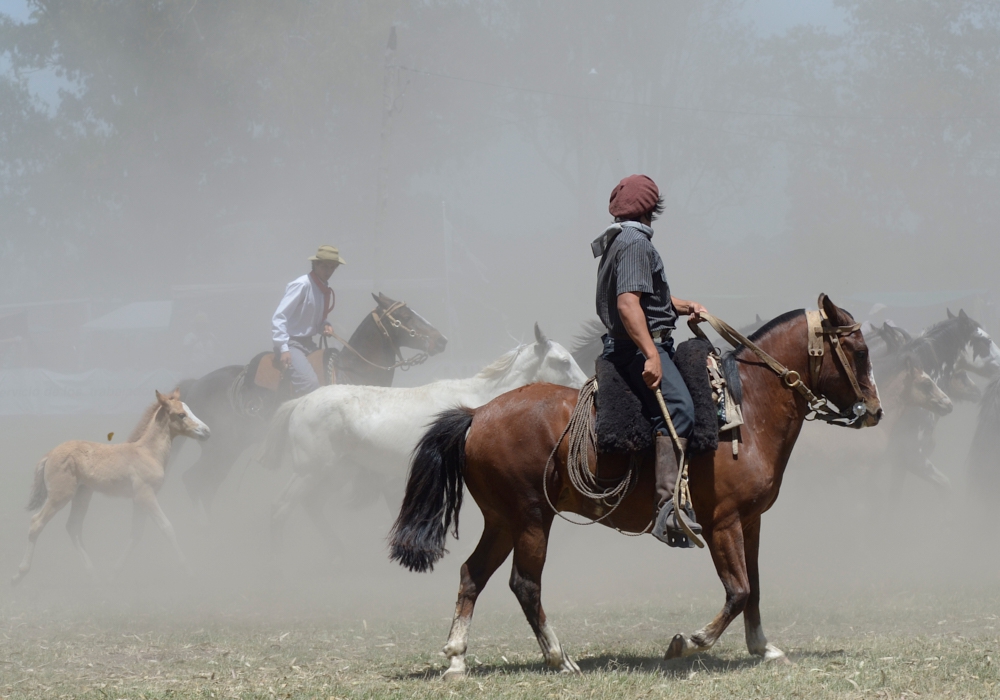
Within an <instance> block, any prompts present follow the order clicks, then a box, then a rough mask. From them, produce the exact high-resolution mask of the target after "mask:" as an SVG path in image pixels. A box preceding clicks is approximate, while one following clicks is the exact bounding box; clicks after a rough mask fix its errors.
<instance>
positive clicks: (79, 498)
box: [66, 486, 100, 583]
mask: <svg viewBox="0 0 1000 700" xmlns="http://www.w3.org/2000/svg"><path fill="white" fill-rule="evenodd" d="M93 495H94V491H93V490H92V489H89V488H87V487H86V486H80V488H78V489H77V490H76V494H75V495H74V496H73V503H72V505H70V508H69V519H68V520H67V521H66V532H68V533H69V538H70V540H71V541H72V542H73V546H74V547H75V548H76V551H77V552H79V553H80V558H81V559H83V565H84V566H85V567H87V573H88V574H90V577H91V578H92V579H93V580H94V583H99V582H100V579H98V577H97V571H96V570H95V569H94V564H93V562H91V561H90V555H88V554H87V550H86V548H84V546H83V519H84V518H85V517H87V508H89V507H90V498H91V497H92V496H93Z"/></svg>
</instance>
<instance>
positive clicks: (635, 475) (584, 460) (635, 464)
mask: <svg viewBox="0 0 1000 700" xmlns="http://www.w3.org/2000/svg"><path fill="white" fill-rule="evenodd" d="M596 395H597V377H591V378H590V379H588V380H587V381H586V383H584V385H583V387H582V388H581V389H580V397H579V399H577V402H576V407H575V408H574V409H573V413H572V415H571V416H570V419H569V423H567V424H566V427H565V428H564V429H563V432H562V434H561V435H560V436H559V439H558V440H556V444H555V447H553V448H552V452H551V453H549V458H548V460H547V461H546V462H545V469H544V471H543V472H542V490H543V491H544V493H545V500H546V502H547V503H548V504H549V507H550V508H551V509H552V512H553V513H555V514H556V515H558V516H559V517H560V518H562V519H563V520H565V521H566V522H568V523H572V524H574V525H593V524H594V523H599V522H601V521H603V520H606V519H607V518H608V517H610V516H611V515H612V514H613V513H614V512H615V511H616V510H618V507H619V506H620V505H621V504H622V501H624V500H625V499H626V498H627V497H628V495H629V494H630V493H632V491H633V490H634V489H635V487H636V486H637V485H638V483H639V460H638V459H636V457H635V455H632V456H631V457H630V458H629V466H628V471H627V472H626V473H625V476H624V477H622V478H621V479H618V480H616V482H615V483H614V484H613V485H611V486H608V487H604V486H602V485H601V482H602V481H605V482H607V481H609V480H607V479H601V478H600V477H599V476H597V474H595V473H594V472H591V471H590V462H589V459H588V454H589V452H590V450H594V452H595V453H596V452H597V433H596V431H595V429H594V422H593V421H592V420H591V419H590V414H591V410H592V409H593V407H594V397H595V396H596ZM567 435H568V436H569V442H568V447H569V452H568V454H567V457H566V475H567V477H568V478H569V482H570V483H571V484H572V485H573V488H575V489H576V490H577V491H578V492H579V493H580V495H581V496H583V497H585V498H587V499H589V500H591V501H595V502H597V503H600V504H601V506H603V507H604V508H608V509H609V510H608V512H606V513H605V514H604V515H602V516H600V517H599V518H596V519H594V520H589V521H587V522H578V521H576V520H572V519H570V518H567V517H566V516H565V515H563V514H562V513H560V512H559V510H558V509H557V508H556V507H555V505H554V504H553V503H552V499H551V497H550V496H549V486H548V481H549V474H550V467H551V465H552V464H553V461H554V460H555V456H556V452H557V451H558V450H559V446H560V445H561V444H562V441H563V440H564V439H565V438H566V436H567ZM652 525H653V523H652V522H650V524H649V525H647V526H646V529H645V530H643V531H642V532H638V533H636V532H626V531H624V530H621V529H620V528H617V527H616V528H615V529H616V530H618V532H620V533H622V534H623V535H629V536H631V537H636V536H638V535H644V534H646V533H647V532H649V530H650V528H652Z"/></svg>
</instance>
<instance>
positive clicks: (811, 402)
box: [688, 294, 869, 427]
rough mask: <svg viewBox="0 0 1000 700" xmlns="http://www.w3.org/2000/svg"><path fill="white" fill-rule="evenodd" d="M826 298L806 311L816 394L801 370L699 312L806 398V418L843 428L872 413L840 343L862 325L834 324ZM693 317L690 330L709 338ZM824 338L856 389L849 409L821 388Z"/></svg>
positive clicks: (811, 369)
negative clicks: (820, 378) (841, 406)
mask: <svg viewBox="0 0 1000 700" xmlns="http://www.w3.org/2000/svg"><path fill="white" fill-rule="evenodd" d="M825 300H826V295H825V294H820V296H819V310H818V311H806V321H807V324H808V348H809V379H810V384H812V386H813V388H814V389H815V390H816V393H813V391H812V390H810V389H809V387H808V386H806V385H805V383H804V382H803V381H802V377H801V376H800V375H799V373H798V372H796V371H795V370H793V369H789V368H788V367H785V366H784V365H783V364H781V363H780V362H778V361H777V360H776V359H774V358H773V357H771V356H770V355H769V354H768V353H766V352H764V351H763V350H762V349H761V348H760V347H758V346H757V345H756V344H755V343H754V342H753V341H751V340H750V339H749V338H747V337H746V336H744V335H743V334H742V333H740V332H739V331H737V330H736V329H735V328H733V327H732V326H730V325H729V324H728V323H726V322H725V321H722V320H720V319H718V318H715V317H714V316H712V315H711V314H709V313H704V312H703V313H701V314H700V315H701V317H702V318H703V319H704V320H705V321H707V322H708V324H709V325H710V326H712V328H713V329H715V332H716V333H718V334H719V335H720V336H722V338H723V339H724V340H726V341H727V342H729V343H731V344H732V345H733V346H734V347H739V346H741V345H742V346H743V347H745V348H747V349H748V350H750V351H751V352H752V353H754V354H755V355H756V356H757V357H758V358H759V359H760V360H761V361H762V362H763V363H764V364H765V365H766V366H767V367H768V368H769V369H770V370H771V371H773V372H774V373H775V374H777V375H778V376H779V377H780V378H781V382H782V384H784V385H785V387H787V388H788V389H794V390H795V391H797V392H798V393H799V394H800V395H801V396H802V398H803V399H805V402H806V404H807V405H808V406H809V413H808V414H807V415H806V417H805V419H806V420H821V421H824V422H826V423H830V424H832V425H841V426H844V427H860V425H859V424H858V421H861V420H862V419H864V417H865V416H866V415H867V414H868V413H869V410H868V404H867V402H866V401H865V397H864V394H863V393H862V391H861V385H860V384H859V383H858V377H857V374H856V373H855V372H854V368H853V367H852V366H851V363H850V362H848V360H847V354H846V353H845V352H844V347H843V345H842V344H841V342H840V339H841V338H842V337H847V336H850V335H852V334H853V333H857V332H859V331H860V329H861V324H860V323H853V324H851V325H849V326H834V325H833V323H832V322H831V321H830V319H829V318H827V315H826V312H825V311H823V302H824V301H825ZM693 320H694V319H692V320H689V321H688V325H689V326H690V327H691V330H692V331H693V332H694V333H695V335H698V336H700V337H701V338H704V339H705V340H708V338H707V336H706V335H705V333H704V331H702V330H701V329H700V328H698V326H697V323H692V321H693ZM824 338H828V339H829V340H830V346H831V347H832V348H833V351H834V352H833V354H834V356H835V357H836V361H837V363H838V364H839V365H840V371H841V373H842V374H843V375H844V376H845V377H846V378H847V381H848V382H849V383H850V385H851V388H852V389H853V390H854V399H855V400H854V403H853V404H852V405H851V407H850V409H846V410H840V409H839V408H838V407H837V406H836V404H834V403H833V402H832V401H830V400H829V399H828V398H827V397H825V396H823V395H822V393H820V391H819V377H820V369H821V368H822V366H823V357H824V354H825V351H824V344H823V339H824Z"/></svg>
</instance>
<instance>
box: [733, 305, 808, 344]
mask: <svg viewBox="0 0 1000 700" xmlns="http://www.w3.org/2000/svg"><path fill="white" fill-rule="evenodd" d="M805 312H806V310H805V309H795V310H793V311H786V312H785V313H783V314H781V315H780V316H775V317H774V318H772V319H771V320H770V321H768V322H767V323H765V324H764V325H763V326H761V327H760V328H758V329H757V330H755V331H754V332H753V334H752V335H750V336H747V337H748V338H749V339H750V340H752V341H753V342H755V343H756V342H757V341H758V340H760V339H761V338H763V337H764V336H765V335H767V334H768V333H770V332H771V331H773V330H774V329H775V328H777V327H778V326H783V325H785V323H787V322H788V321H791V320H792V319H793V318H798V317H799V316H801V315H802V314H804V313H805Z"/></svg>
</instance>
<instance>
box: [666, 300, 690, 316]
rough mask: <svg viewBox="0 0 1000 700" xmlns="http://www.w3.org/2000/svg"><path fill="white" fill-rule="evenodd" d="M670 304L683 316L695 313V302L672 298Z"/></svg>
mask: <svg viewBox="0 0 1000 700" xmlns="http://www.w3.org/2000/svg"><path fill="white" fill-rule="evenodd" d="M670 303H671V304H673V305H674V309H676V310H677V313H678V314H680V315H681V316H687V315H688V314H690V313H691V312H693V311H694V302H693V301H688V300H687V299H681V298H679V297H673V296H672V297H670Z"/></svg>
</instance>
